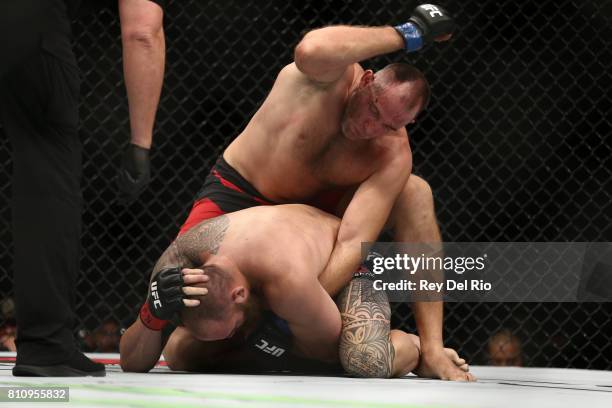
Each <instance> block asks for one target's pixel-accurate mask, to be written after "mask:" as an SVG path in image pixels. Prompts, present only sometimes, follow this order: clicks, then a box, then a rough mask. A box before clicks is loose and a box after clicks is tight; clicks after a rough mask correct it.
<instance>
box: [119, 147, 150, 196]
mask: <svg viewBox="0 0 612 408" xmlns="http://www.w3.org/2000/svg"><path fill="white" fill-rule="evenodd" d="M150 179H151V166H150V163H149V149H145V148H144V147H140V146H137V145H135V144H132V143H130V145H129V146H128V147H127V149H126V150H125V153H124V154H123V160H122V161H121V169H120V170H119V175H118V177H117V187H119V201H120V202H121V203H122V204H130V203H132V202H134V200H136V198H137V197H138V196H139V195H140V193H142V191H143V190H144V189H145V188H146V187H147V185H148V184H149V180H150Z"/></svg>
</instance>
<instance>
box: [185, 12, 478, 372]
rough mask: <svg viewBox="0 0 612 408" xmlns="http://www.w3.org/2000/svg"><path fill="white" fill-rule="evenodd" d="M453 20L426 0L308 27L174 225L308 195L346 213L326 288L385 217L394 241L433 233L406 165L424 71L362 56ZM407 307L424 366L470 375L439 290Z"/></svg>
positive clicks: (418, 183)
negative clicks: (406, 8)
mask: <svg viewBox="0 0 612 408" xmlns="http://www.w3.org/2000/svg"><path fill="white" fill-rule="evenodd" d="M452 26H453V24H452V20H451V19H450V18H449V17H448V16H447V15H446V13H445V12H444V11H443V10H442V9H440V8H438V7H436V6H432V5H422V6H419V7H417V9H416V10H415V12H414V15H413V16H412V17H411V20H410V22H408V23H406V24H403V25H401V26H398V27H396V29H394V28H392V27H389V26H387V27H352V26H330V27H324V28H321V29H316V30H313V31H310V32H309V33H307V34H306V35H305V36H304V38H303V39H302V40H301V41H300V42H299V44H298V45H297V47H296V49H295V62H294V63H291V64H289V65H287V66H286V67H284V68H283V69H282V70H281V71H280V73H279V74H278V77H277V78H276V81H275V83H274V86H273V87H272V90H271V91H270V93H269V94H268V96H267V97H266V100H265V101H264V102H263V104H262V105H261V107H260V108H259V110H258V111H257V112H256V113H255V115H254V116H253V117H252V118H251V120H250V122H249V123H248V125H247V126H246V128H245V129H244V130H243V131H242V132H241V133H240V135H239V136H238V137H237V138H236V139H235V140H234V141H233V142H232V143H231V144H230V145H229V146H228V148H227V149H226V150H225V152H224V153H223V155H222V156H221V157H219V160H218V161H217V164H216V165H215V166H214V167H213V169H212V171H211V173H210V175H209V176H208V177H207V178H206V181H205V183H204V187H203V189H202V190H201V192H200V193H199V194H198V197H197V199H196V202H195V203H194V205H193V208H192V210H191V213H190V214H189V217H188V218H187V220H186V221H185V223H184V225H183V227H182V228H181V233H184V232H185V231H187V230H189V228H191V227H192V226H194V225H197V224H198V223H199V222H201V221H202V220H204V219H208V218H212V217H216V216H218V215H221V214H224V213H229V212H232V211H237V210H240V209H243V208H248V207H252V206H256V205H262V204H278V203H305V204H311V205H314V206H315V207H317V208H320V209H323V210H325V211H328V212H330V213H334V214H336V215H339V216H340V215H341V216H342V221H341V224H340V228H339V233H338V238H337V241H336V244H335V245H334V249H333V252H332V254H331V256H330V257H329V261H328V263H327V265H326V267H325V269H324V270H323V272H322V273H321V275H320V277H319V281H320V282H321V284H322V286H323V287H324V288H325V290H326V291H327V292H328V293H330V294H331V295H332V296H335V295H337V294H338V293H339V291H340V290H341V289H342V288H343V287H344V286H345V284H346V282H348V280H349V279H350V277H351V275H352V273H353V272H354V271H355V270H356V268H357V267H358V266H359V263H360V256H361V252H360V249H361V246H360V244H361V242H364V241H374V240H376V239H377V237H378V235H379V233H380V231H381V229H382V228H383V226H384V225H385V224H386V226H387V227H388V228H389V229H390V230H392V231H393V239H394V240H396V241H398V242H439V241H440V240H441V236H440V232H439V229H438V226H437V222H436V216H435V211H434V207H433V197H432V192H431V189H430V187H429V185H428V184H427V183H426V182H425V181H424V180H422V179H420V178H418V177H416V176H414V175H412V176H410V172H411V169H412V153H411V151H410V145H409V141H408V134H407V132H406V129H405V128H404V126H405V125H406V124H408V123H411V122H413V121H414V120H415V118H416V116H417V115H418V114H419V112H420V111H421V110H422V109H423V108H424V107H425V105H426V104H427V100H428V98H429V86H428V84H427V80H426V79H425V77H424V76H423V74H422V73H421V72H420V71H418V70H417V69H416V68H414V67H412V66H410V65H407V64H391V65H389V66H387V67H385V68H384V69H382V70H380V71H378V72H376V73H374V72H372V71H371V70H364V69H363V68H362V67H361V65H360V64H359V61H362V60H365V59H368V58H371V57H374V56H377V55H382V54H387V53H390V52H394V51H399V50H401V49H403V48H405V49H407V50H409V51H414V50H416V49H418V48H420V47H421V46H422V45H423V44H425V43H427V42H432V41H433V40H434V39H448V38H449V37H450V34H449V33H450V32H451V31H452ZM409 176H410V177H409ZM344 208H346V211H343V210H344ZM413 311H414V316H415V320H416V325H417V329H418V333H419V336H420V337H421V342H422V362H423V364H422V365H423V370H422V373H423V374H424V375H426V376H428V377H434V378H443V379H452V380H467V379H470V377H469V376H468V375H467V374H466V373H464V372H462V371H461V370H458V369H457V367H456V366H455V365H454V364H452V362H451V361H450V360H449V359H448V357H447V355H446V354H445V353H444V349H443V337H442V321H443V319H442V317H443V316H442V314H443V313H442V312H443V307H442V302H415V303H414V304H413ZM355 369H356V370H358V368H357V367H356V368H355ZM349 371H351V370H349Z"/></svg>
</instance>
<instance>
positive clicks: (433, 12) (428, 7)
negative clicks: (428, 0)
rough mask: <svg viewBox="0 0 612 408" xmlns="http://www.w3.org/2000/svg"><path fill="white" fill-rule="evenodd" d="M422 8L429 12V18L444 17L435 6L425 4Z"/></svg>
mask: <svg viewBox="0 0 612 408" xmlns="http://www.w3.org/2000/svg"><path fill="white" fill-rule="evenodd" d="M421 7H423V8H424V9H425V10H427V11H429V16H430V17H432V18H433V17H436V15H438V16H439V17H442V16H443V14H442V12H441V11H440V10H439V9H438V8H437V7H436V6H434V5H433V4H423V5H422V6H421Z"/></svg>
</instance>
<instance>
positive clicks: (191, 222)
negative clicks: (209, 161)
mask: <svg viewBox="0 0 612 408" xmlns="http://www.w3.org/2000/svg"><path fill="white" fill-rule="evenodd" d="M275 204H277V203H275V202H273V201H272V200H269V199H267V198H266V197H264V196H263V195H261V193H260V192H259V191H257V189H256V188H255V187H253V185H252V184H251V183H249V182H248V181H247V180H246V179H245V178H244V177H242V175H240V173H238V171H237V170H236V169H234V168H233V167H232V166H230V165H229V164H228V163H227V162H226V161H225V159H223V156H219V158H218V159H217V162H216V163H215V165H214V166H213V168H212V169H211V170H210V173H209V174H208V176H207V177H206V180H204V186H203V187H202V189H201V190H200V192H199V193H198V195H197V196H196V199H195V203H194V204H193V207H191V212H190V213H189V216H188V217H187V220H185V222H184V223H183V226H182V227H181V229H180V231H179V235H181V234H183V233H185V232H186V231H187V230H189V229H190V228H191V227H193V226H195V225H197V224H198V223H200V222H201V221H204V220H208V219H210V218H214V217H218V216H220V215H223V214H227V213H231V212H234V211H240V210H244V209H245V208H250V207H256V206H258V205H275Z"/></svg>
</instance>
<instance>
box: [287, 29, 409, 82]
mask: <svg viewBox="0 0 612 408" xmlns="http://www.w3.org/2000/svg"><path fill="white" fill-rule="evenodd" d="M403 48H404V40H403V38H402V37H401V36H400V35H399V34H398V33H397V31H395V29H394V28H393V27H356V26H330V27H324V28H319V29H316V30H312V31H310V32H308V33H307V34H306V35H305V36H304V38H303V39H302V41H300V43H299V44H298V45H297V46H296V47H295V55H294V59H295V64H296V66H297V67H298V69H299V70H300V71H302V72H303V73H304V74H305V75H306V76H308V77H309V78H311V79H312V80H314V81H316V82H320V83H331V82H335V81H336V80H338V79H340V78H341V77H342V75H343V74H344V73H345V71H346V69H347V68H349V67H350V66H351V65H352V64H354V63H356V62H359V61H363V60H365V59H368V58H372V57H375V56H377V55H383V54H388V53H391V52H394V51H398V50H401V49H403Z"/></svg>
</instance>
